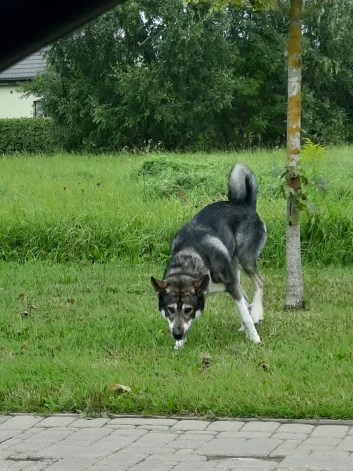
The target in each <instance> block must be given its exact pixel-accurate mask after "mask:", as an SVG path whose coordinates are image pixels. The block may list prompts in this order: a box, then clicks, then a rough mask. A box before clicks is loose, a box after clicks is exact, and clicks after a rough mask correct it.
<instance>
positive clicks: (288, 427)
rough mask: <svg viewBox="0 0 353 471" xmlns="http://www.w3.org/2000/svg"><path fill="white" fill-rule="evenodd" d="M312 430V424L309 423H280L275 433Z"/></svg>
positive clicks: (309, 431)
mask: <svg viewBox="0 0 353 471" xmlns="http://www.w3.org/2000/svg"><path fill="white" fill-rule="evenodd" d="M313 430H314V426H313V425H309V424H282V425H281V426H280V427H279V428H278V429H277V430H276V433H282V432H285V433H311V432H312V431H313Z"/></svg>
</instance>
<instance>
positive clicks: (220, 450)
mask: <svg viewBox="0 0 353 471" xmlns="http://www.w3.org/2000/svg"><path fill="white" fill-rule="evenodd" d="M281 443H282V441H281V440H272V439H263V440H259V439H253V440H245V439H239V440H237V439H236V440H232V439H230V438H224V439H220V438H215V439H214V440H211V441H210V442H208V443H206V444H205V445H203V446H202V447H200V448H199V449H197V453H200V454H202V455H206V456H229V457H248V456H249V457H261V456H268V455H269V454H270V453H271V452H272V451H273V450H274V449H275V448H277V447H278V445H280V444H281Z"/></svg>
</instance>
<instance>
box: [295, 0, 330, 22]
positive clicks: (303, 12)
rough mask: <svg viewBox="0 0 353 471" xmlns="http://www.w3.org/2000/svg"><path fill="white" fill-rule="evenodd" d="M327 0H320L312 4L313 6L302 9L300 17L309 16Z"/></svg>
mask: <svg viewBox="0 0 353 471" xmlns="http://www.w3.org/2000/svg"><path fill="white" fill-rule="evenodd" d="M325 1H326V0H318V1H317V2H316V3H314V5H311V7H309V8H307V9H306V10H304V11H302V12H301V14H300V16H299V18H301V19H303V18H306V17H307V16H309V15H310V14H311V13H312V12H313V11H315V10H316V9H317V8H319V7H320V6H321V5H322V4H323V3H324V2H325Z"/></svg>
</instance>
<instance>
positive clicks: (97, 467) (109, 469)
mask: <svg viewBox="0 0 353 471" xmlns="http://www.w3.org/2000/svg"><path fill="white" fill-rule="evenodd" d="M129 469H130V467H129V466H119V465H116V464H113V465H111V464H102V463H101V462H100V461H98V462H97V463H96V464H94V465H93V466H92V467H91V468H88V470H87V471H128V470H129Z"/></svg>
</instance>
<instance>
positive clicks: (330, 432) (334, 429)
mask: <svg viewBox="0 0 353 471" xmlns="http://www.w3.org/2000/svg"><path fill="white" fill-rule="evenodd" d="M348 430H349V427H347V426H344V425H319V426H317V427H315V430H313V432H312V434H311V436H312V437H327V438H330V437H337V438H343V437H345V436H346V435H347V433H348Z"/></svg>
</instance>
